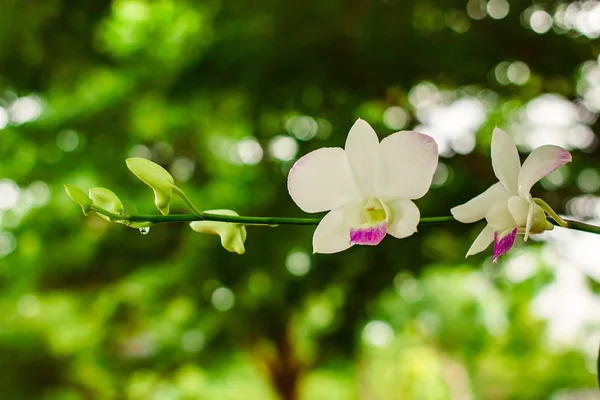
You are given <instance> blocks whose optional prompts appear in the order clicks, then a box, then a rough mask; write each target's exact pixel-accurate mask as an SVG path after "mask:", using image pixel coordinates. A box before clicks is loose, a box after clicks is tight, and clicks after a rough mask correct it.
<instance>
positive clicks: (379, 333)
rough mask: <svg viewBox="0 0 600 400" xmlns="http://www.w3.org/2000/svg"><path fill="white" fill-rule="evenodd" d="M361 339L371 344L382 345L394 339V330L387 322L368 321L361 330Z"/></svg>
mask: <svg viewBox="0 0 600 400" xmlns="http://www.w3.org/2000/svg"><path fill="white" fill-rule="evenodd" d="M362 339H363V341H364V342H365V343H367V344H369V345H371V346H375V347H384V346H387V345H388V344H390V343H391V341H392V340H393V339H394V330H393V329H392V327H391V326H390V324H388V323H387V322H384V321H370V322H369V323H367V324H366V325H365V327H364V329H363V331H362Z"/></svg>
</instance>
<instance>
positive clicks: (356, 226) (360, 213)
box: [344, 199, 390, 246]
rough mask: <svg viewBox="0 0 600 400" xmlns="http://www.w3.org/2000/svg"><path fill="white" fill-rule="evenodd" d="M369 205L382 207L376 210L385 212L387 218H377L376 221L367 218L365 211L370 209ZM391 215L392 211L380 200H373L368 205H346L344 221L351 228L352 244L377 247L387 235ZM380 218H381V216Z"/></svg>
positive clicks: (358, 203) (360, 203)
mask: <svg viewBox="0 0 600 400" xmlns="http://www.w3.org/2000/svg"><path fill="white" fill-rule="evenodd" d="M369 203H371V206H376V205H378V204H379V205H381V207H382V209H379V210H377V208H375V210H377V211H379V212H381V211H383V214H384V215H385V217H384V218H383V219H378V218H376V219H375V220H373V216H371V218H369V217H367V216H366V214H368V212H365V210H368V209H369ZM389 215H390V209H389V208H388V206H387V205H386V204H385V203H383V202H381V200H379V199H376V200H374V201H373V199H371V200H369V202H367V204H364V203H362V202H357V203H353V204H348V205H346V206H345V207H344V219H345V220H346V223H347V224H349V226H350V243H352V244H363V245H367V246H376V245H378V244H379V243H381V241H382V240H383V238H385V235H386V234H387V230H388V221H389ZM378 217H379V218H381V216H378Z"/></svg>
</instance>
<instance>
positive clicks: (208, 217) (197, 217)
mask: <svg viewBox="0 0 600 400" xmlns="http://www.w3.org/2000/svg"><path fill="white" fill-rule="evenodd" d="M91 211H95V212H97V213H99V214H103V215H106V216H107V217H110V218H113V219H115V220H119V221H123V222H124V223H125V224H126V225H127V222H130V223H131V222H150V223H153V224H160V223H165V222H192V221H219V222H234V223H238V224H244V225H260V226H276V225H318V224H319V222H321V218H289V217H245V216H241V215H239V216H237V215H219V214H210V213H205V212H201V211H200V212H198V214H171V215H144V214H131V215H127V214H124V215H120V214H113V213H111V212H110V211H107V210H105V209H103V208H100V207H98V206H96V205H93V206H92V207H91ZM561 220H562V221H564V222H565V223H566V224H567V226H566V227H565V228H567V229H573V230H576V231H582V232H590V233H597V234H599V235H600V226H595V225H590V224H586V223H584V222H578V221H571V220H565V219H562V218H561ZM458 222H459V221H457V220H455V219H454V217H451V216H447V217H446V216H444V217H424V218H421V219H420V221H419V225H440V224H448V223H458ZM552 223H553V224H554V225H557V226H561V224H559V223H558V222H557V221H554V220H553V221H552Z"/></svg>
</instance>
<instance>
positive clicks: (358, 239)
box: [350, 220, 388, 246]
mask: <svg viewBox="0 0 600 400" xmlns="http://www.w3.org/2000/svg"><path fill="white" fill-rule="evenodd" d="M387 227H388V223H387V220H386V221H383V222H381V223H378V224H374V225H367V226H361V227H360V228H350V243H352V244H364V245H368V246H377V245H378V244H379V243H381V241H382V240H383V238H384V237H385V235H386V233H387Z"/></svg>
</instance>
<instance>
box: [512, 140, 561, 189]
mask: <svg viewBox="0 0 600 400" xmlns="http://www.w3.org/2000/svg"><path fill="white" fill-rule="evenodd" d="M569 161H571V154H570V153H569V152H568V151H566V150H565V149H563V148H561V147H558V146H551V145H548V146H542V147H538V148H537V149H535V150H534V151H532V152H531V154H530V155H529V157H527V159H526V160H525V162H524V163H523V167H522V168H521V172H520V173H519V195H520V196H521V197H527V196H528V195H529V191H530V190H531V187H532V186H533V185H534V184H535V183H536V182H538V181H539V180H540V179H542V178H543V177H545V176H546V175H548V174H549V173H551V172H552V171H554V170H556V169H558V168H559V167H561V166H562V165H565V164H566V163H568V162H569Z"/></svg>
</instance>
